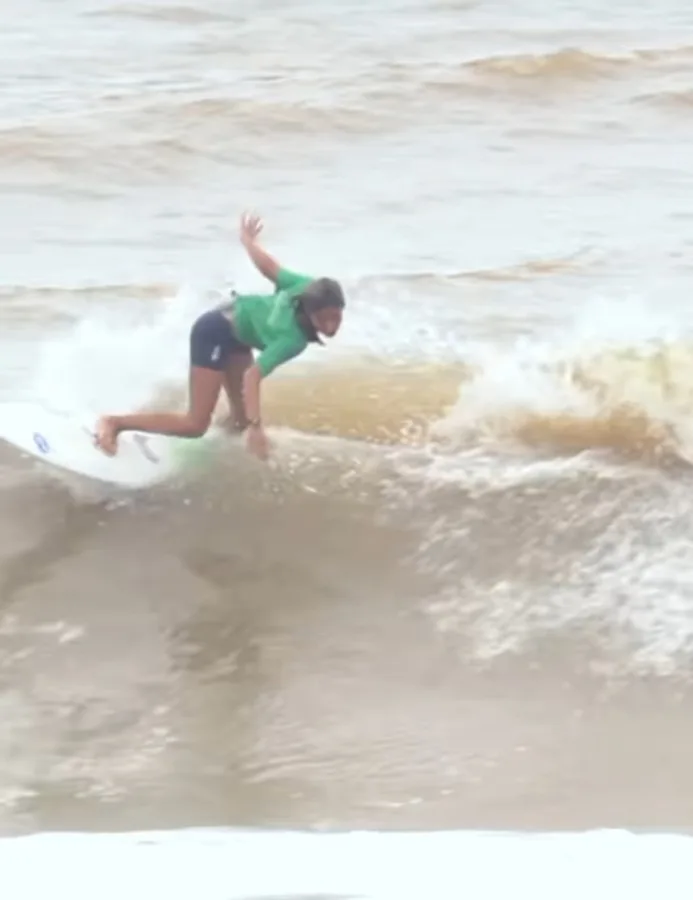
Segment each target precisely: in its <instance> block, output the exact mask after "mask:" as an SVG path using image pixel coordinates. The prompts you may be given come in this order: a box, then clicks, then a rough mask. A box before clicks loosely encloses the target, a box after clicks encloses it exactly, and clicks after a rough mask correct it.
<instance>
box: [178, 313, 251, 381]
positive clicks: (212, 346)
mask: <svg viewBox="0 0 693 900" xmlns="http://www.w3.org/2000/svg"><path fill="white" fill-rule="evenodd" d="M249 352H251V348H250V347H248V345H247V344H244V343H243V342H242V341H239V340H238V337H237V335H236V332H235V331H234V327H233V324H232V323H231V322H230V321H229V320H228V319H227V318H226V316H225V315H224V314H223V313H222V312H221V310H218V309H210V310H209V311H208V312H205V313H202V315H201V316H200V317H199V318H198V319H197V321H196V322H195V324H194V325H193V327H192V329H191V330H190V365H191V366H198V367H199V368H201V369H214V371H215V372H221V371H222V370H223V369H225V368H226V367H227V365H228V364H229V357H230V356H231V354H232V353H249Z"/></svg>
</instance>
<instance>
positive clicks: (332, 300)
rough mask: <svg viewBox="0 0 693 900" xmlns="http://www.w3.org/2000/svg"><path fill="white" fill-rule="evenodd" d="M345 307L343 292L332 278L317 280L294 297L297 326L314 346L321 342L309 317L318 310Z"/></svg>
mask: <svg viewBox="0 0 693 900" xmlns="http://www.w3.org/2000/svg"><path fill="white" fill-rule="evenodd" d="M345 306H346V301H345V299H344V291H343V290H342V287H341V285H340V284H339V282H338V281H335V280H334V279H333V278H317V279H316V280H315V281H311V283H310V284H309V285H308V287H307V288H306V289H305V290H304V291H302V292H301V293H300V294H298V295H297V296H296V297H294V307H295V309H296V318H297V320H298V324H299V325H300V326H301V329H302V330H303V333H304V334H305V336H306V337H307V338H308V340H309V341H311V342H313V343H316V344H322V341H321V340H320V335H319V334H318V332H317V330H316V328H315V326H314V325H313V323H312V322H311V319H310V317H311V315H312V314H313V313H316V312H318V310H320V309H328V308H332V309H344V307H345Z"/></svg>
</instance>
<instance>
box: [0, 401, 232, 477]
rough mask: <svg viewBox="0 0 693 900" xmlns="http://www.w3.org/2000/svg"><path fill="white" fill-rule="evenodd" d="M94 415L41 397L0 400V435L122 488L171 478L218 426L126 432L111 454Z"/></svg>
mask: <svg viewBox="0 0 693 900" xmlns="http://www.w3.org/2000/svg"><path fill="white" fill-rule="evenodd" d="M95 424H96V420H95V418H94V417H93V416H82V415H80V414H78V413H75V412H67V411H62V410H57V409H53V408H50V407H47V406H43V405H41V404H38V403H0V440H4V441H7V442H8V443H9V444H13V445H14V446H15V447H18V448H19V449H20V450H23V451H24V452H25V453H28V454H30V455H31V456H33V457H36V458H37V459H40V460H42V461H43V462H45V463H46V464H48V465H52V466H57V467H58V468H61V469H66V470H69V471H70V472H74V473H75V474H77V475H82V476H84V477H85V478H92V479H95V480H96V481H101V482H105V483H108V484H112V485H117V486H119V487H124V488H146V487H150V486H152V485H154V484H158V483H160V482H162V481H165V480H166V479H168V478H171V477H172V476H173V475H175V474H176V473H178V472H180V471H182V470H183V469H184V468H185V467H186V466H187V465H189V464H190V463H193V462H195V461H199V460H201V459H202V458H203V455H204V454H205V453H206V452H207V451H208V450H209V447H210V442H211V440H213V439H214V437H217V436H218V434H219V432H218V431H217V430H216V429H214V430H212V429H210V431H209V432H207V435H206V436H205V437H204V438H200V439H198V440H188V439H185V438H173V437H166V436H164V435H153V434H142V433H140V432H126V433H124V434H122V435H120V436H119V438H118V452H117V453H116V455H115V456H107V455H106V454H105V453H103V452H102V451H101V450H99V448H98V447H96V446H94V427H95Z"/></svg>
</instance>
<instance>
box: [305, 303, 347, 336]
mask: <svg viewBox="0 0 693 900" xmlns="http://www.w3.org/2000/svg"><path fill="white" fill-rule="evenodd" d="M310 320H311V322H312V323H313V327H314V328H315V330H316V331H317V332H318V333H319V334H324V335H325V337H334V336H335V334H337V332H338V331H339V326H340V325H341V324H342V310H341V309H339V308H338V307H336V306H325V307H323V309H318V310H316V311H315V312H314V313H312V315H311V317H310Z"/></svg>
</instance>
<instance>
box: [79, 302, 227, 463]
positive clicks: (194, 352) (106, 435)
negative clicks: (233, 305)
mask: <svg viewBox="0 0 693 900" xmlns="http://www.w3.org/2000/svg"><path fill="white" fill-rule="evenodd" d="M230 346H231V331H230V325H229V323H228V321H227V320H226V319H225V318H224V317H223V316H222V315H221V314H220V313H217V312H216V311H211V312H208V313H204V314H203V315H202V316H200V318H199V319H198V320H197V322H196V323H195V324H194V325H193V328H192V331H191V332H190V388H189V398H188V410H187V412H185V413H138V414H136V415H131V416H104V417H103V418H102V419H100V421H99V424H98V427H97V434H96V443H97V446H99V447H100V448H101V449H102V450H103V451H104V453H107V454H108V455H109V456H112V455H113V454H114V453H115V452H116V447H117V439H118V435H119V434H120V433H121V432H123V431H143V432H148V433H149V434H166V435H171V436H173V437H186V438H197V437H201V436H202V435H203V434H204V433H205V432H206V431H207V429H208V428H209V425H210V422H211V421H212V414H213V412H214V407H215V406H216V404H217V400H218V399H219V392H220V391H221V386H222V383H223V380H224V370H225V368H226V365H227V364H228V357H229V352H230Z"/></svg>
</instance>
